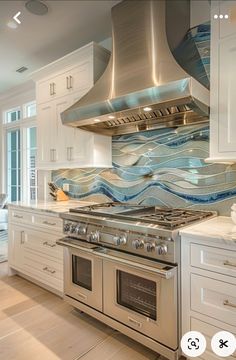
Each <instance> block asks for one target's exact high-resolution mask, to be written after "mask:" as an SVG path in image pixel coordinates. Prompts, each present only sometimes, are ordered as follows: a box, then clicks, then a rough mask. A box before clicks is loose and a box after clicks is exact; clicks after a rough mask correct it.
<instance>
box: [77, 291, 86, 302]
mask: <svg viewBox="0 0 236 360" xmlns="http://www.w3.org/2000/svg"><path fill="white" fill-rule="evenodd" d="M76 295H77V296H79V297H80V298H82V299H84V300H87V296H86V295H84V294H81V293H80V292H76Z"/></svg>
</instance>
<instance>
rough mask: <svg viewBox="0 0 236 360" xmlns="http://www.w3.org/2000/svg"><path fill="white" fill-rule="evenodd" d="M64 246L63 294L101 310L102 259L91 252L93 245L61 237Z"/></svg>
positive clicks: (61, 243) (60, 242) (60, 241)
mask: <svg viewBox="0 0 236 360" xmlns="http://www.w3.org/2000/svg"><path fill="white" fill-rule="evenodd" d="M57 243H58V244H60V245H63V246H64V294H65V295H67V296H70V297H72V298H74V299H76V300H78V301H80V302H82V303H85V304H86V305H89V306H91V307H93V308H94V309H97V310H99V311H102V286H101V283H102V259H101V258H100V257H99V256H96V254H93V251H92V249H93V248H94V245H91V244H88V243H84V242H82V241H79V240H76V247H75V246H74V241H73V240H70V239H69V238H67V239H61V240H59V241H58V242H57Z"/></svg>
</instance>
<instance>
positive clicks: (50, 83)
mask: <svg viewBox="0 0 236 360" xmlns="http://www.w3.org/2000/svg"><path fill="white" fill-rule="evenodd" d="M108 59H109V52H108V51H107V50H106V49H104V48H102V47H101V46H99V45H97V44H95V43H90V44H88V45H87V46H84V47H83V48H81V49H79V50H77V51H74V52H73V53H71V54H69V55H67V56H65V57H63V58H62V59H59V60H57V61H56V62H54V63H52V64H49V65H47V66H46V67H44V68H42V69H40V70H38V71H37V72H35V73H34V74H33V78H34V80H35V81H36V102H37V129H38V130H37V141H38V152H37V168H38V169H42V170H53V169H61V168H76V167H85V166H86V167H93V166H96V167H111V165H112V160H111V138H110V137H107V136H102V135H97V134H95V133H90V132H85V131H82V130H79V129H77V128H72V127H68V126H65V125H63V124H62V121H61V117H60V114H61V112H63V111H64V110H65V109H66V108H68V107H70V106H71V105H73V104H74V103H75V102H76V101H77V100H79V99H80V98H81V97H82V96H84V95H85V94H86V93H87V92H88V91H89V90H90V89H91V87H92V86H93V85H94V83H95V81H96V80H97V79H98V78H99V77H100V76H101V74H102V73H103V71H104V69H105V68H106V66H107V62H108ZM101 144H102V146H101Z"/></svg>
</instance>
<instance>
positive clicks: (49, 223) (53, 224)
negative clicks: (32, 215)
mask: <svg viewBox="0 0 236 360" xmlns="http://www.w3.org/2000/svg"><path fill="white" fill-rule="evenodd" d="M43 224H45V225H51V226H55V225H56V223H52V222H49V221H47V220H45V221H43Z"/></svg>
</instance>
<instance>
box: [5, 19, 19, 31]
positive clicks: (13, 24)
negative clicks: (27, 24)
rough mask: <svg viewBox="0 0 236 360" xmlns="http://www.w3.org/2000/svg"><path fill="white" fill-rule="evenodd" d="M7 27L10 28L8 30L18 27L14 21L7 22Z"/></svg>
mask: <svg viewBox="0 0 236 360" xmlns="http://www.w3.org/2000/svg"><path fill="white" fill-rule="evenodd" d="M7 26H8V27H9V28H10V29H17V28H18V25H17V23H16V22H15V21H9V22H8V23H7Z"/></svg>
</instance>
